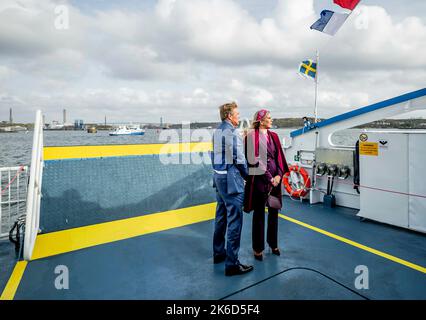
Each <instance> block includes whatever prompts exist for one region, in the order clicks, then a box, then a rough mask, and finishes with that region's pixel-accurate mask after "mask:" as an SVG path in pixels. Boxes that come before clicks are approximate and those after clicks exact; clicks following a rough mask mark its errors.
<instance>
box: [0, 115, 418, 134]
mask: <svg viewBox="0 0 426 320" xmlns="http://www.w3.org/2000/svg"><path fill="white" fill-rule="evenodd" d="M309 120H310V121H311V123H312V122H313V118H309ZM319 120H320V121H323V120H325V119H319ZM218 124H219V122H192V123H191V124H190V128H191V129H207V128H212V129H214V128H216V127H217V126H218ZM273 125H274V128H276V129H289V128H301V127H303V120H302V118H279V119H273ZM10 126H22V127H25V128H26V129H27V130H32V129H33V127H34V124H32V123H13V124H10V123H8V122H5V121H3V122H2V123H0V132H1V131H2V130H1V129H2V128H6V127H10ZM85 126H86V127H89V126H90V127H96V128H97V129H98V130H111V129H112V128H114V126H113V125H106V126H105V124H104V123H102V124H101V123H99V124H96V123H90V124H85ZM145 128H146V129H181V128H182V124H167V125H166V126H164V125H163V126H162V127H160V125H153V124H149V125H145ZM364 128H369V129H425V130H426V119H421V118H420V119H384V120H379V121H373V122H370V123H366V124H364V125H360V126H357V127H354V129H364ZM67 130H70V131H74V128H73V127H69V128H68V127H67V128H65V129H62V130H59V131H67ZM76 130H82V129H76ZM51 131H58V130H51Z"/></svg>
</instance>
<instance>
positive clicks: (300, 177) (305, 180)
mask: <svg viewBox="0 0 426 320" xmlns="http://www.w3.org/2000/svg"><path fill="white" fill-rule="evenodd" d="M289 170H290V171H289V172H286V173H285V174H284V176H283V183H284V187H285V190H286V191H287V192H288V194H289V195H290V196H291V197H296V198H301V197H304V196H305V195H306V194H307V193H308V190H309V188H310V187H311V178H310V177H309V174H308V172H307V171H306V170H305V169H304V168H302V167H299V166H298V165H296V164H295V165H291V166H290V167H289ZM290 176H291V181H290V179H289V178H290Z"/></svg>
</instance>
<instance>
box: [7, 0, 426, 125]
mask: <svg viewBox="0 0 426 320" xmlns="http://www.w3.org/2000/svg"><path fill="white" fill-rule="evenodd" d="M63 6H65V7H63ZM64 8H65V9H66V10H67V11H66V12H68V17H69V24H68V28H67V24H66V20H64V19H65V15H64V12H65V11H64V10H65V9H64ZM322 9H332V10H335V11H339V12H344V9H342V8H340V7H338V6H336V5H333V4H332V0H315V1H314V0H158V1H157V0H139V1H136V0H122V1H110V0H69V1H54V0H19V1H11V0H1V4H0V120H7V119H8V117H9V108H10V107H12V108H13V112H14V120H15V121H16V122H31V121H33V118H34V114H35V110H37V109H42V110H43V112H44V114H45V115H46V121H47V122H50V121H52V120H61V119H62V109H64V108H65V109H67V113H68V120H70V121H73V120H74V119H84V120H85V121H86V122H92V121H96V122H103V119H104V116H107V119H108V121H110V122H122V121H133V122H142V123H145V122H158V121H159V119H160V117H161V116H162V117H163V118H164V120H165V121H166V122H176V123H178V122H181V121H217V120H218V111H217V107H218V106H219V105H220V104H222V103H224V102H229V101H232V100H234V101H236V102H237V103H238V104H239V105H240V113H241V115H242V116H243V117H251V115H252V114H253V113H254V112H255V111H256V110H257V109H258V108H261V107H266V108H268V109H270V110H271V112H272V116H273V117H299V116H303V115H308V116H312V115H313V109H314V108H313V104H314V83H313V81H311V80H308V79H304V78H302V77H300V76H299V75H298V74H297V68H298V65H299V63H300V61H302V60H304V59H308V58H314V57H315V51H316V49H318V50H319V52H320V71H319V75H320V84H319V116H320V117H325V118H327V117H330V116H333V115H336V114H339V113H342V112H346V111H349V110H352V109H355V108H359V107H362V106H365V105H368V104H371V103H374V102H377V101H381V100H384V99H387V98H391V97H394V96H397V95H400V94H403V93H406V92H410V91H414V90H418V89H421V88H424V87H426V1H425V0H412V1H409V2H407V1H402V0H387V1H379V0H362V1H361V4H360V5H359V6H358V8H357V9H356V11H354V12H353V13H352V15H351V16H350V17H349V19H348V21H347V22H346V23H345V25H344V26H343V27H342V28H341V29H340V30H339V32H338V33H337V34H336V35H335V36H334V37H330V36H328V35H325V34H322V33H320V32H318V31H315V30H310V29H309V26H310V25H311V24H312V23H313V22H314V21H315V20H317V18H318V17H319V13H320V12H321V10H322ZM419 115H424V116H426V114H419V113H416V114H414V116H419Z"/></svg>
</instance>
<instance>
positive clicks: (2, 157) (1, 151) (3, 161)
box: [0, 128, 360, 168]
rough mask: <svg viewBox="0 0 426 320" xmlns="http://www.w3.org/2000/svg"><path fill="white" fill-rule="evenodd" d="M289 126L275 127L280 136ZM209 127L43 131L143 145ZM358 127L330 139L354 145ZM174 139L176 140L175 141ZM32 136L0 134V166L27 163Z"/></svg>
mask: <svg viewBox="0 0 426 320" xmlns="http://www.w3.org/2000/svg"><path fill="white" fill-rule="evenodd" d="M293 130H295V129H294V128H292V129H275V130H273V131H275V132H277V133H278V135H279V136H280V137H281V138H282V137H284V136H285V135H287V134H288V133H289V132H291V131H293ZM212 132H213V130H212V129H197V130H190V133H188V134H187V133H186V132H183V133H182V130H181V129H177V130H175V129H169V130H157V129H146V131H145V134H144V135H143V136H118V137H112V136H109V134H108V131H98V132H97V133H87V132H86V131H44V145H45V146H72V145H109V144H147V143H166V142H168V141H172V142H188V141H197V142H199V141H204V142H207V141H210V139H211V135H212ZM359 132H360V130H355V129H349V130H343V131H341V132H337V133H335V134H334V135H333V142H334V143H336V144H339V145H340V144H341V145H354V144H355V142H356V140H357V139H358V136H359ZM176 139H178V141H175V140H176ZM32 141H33V135H32V131H29V132H27V133H26V132H14V133H0V168H2V167H14V166H20V165H30V162H31V149H32Z"/></svg>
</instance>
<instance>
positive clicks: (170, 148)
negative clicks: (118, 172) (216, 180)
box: [43, 142, 212, 160]
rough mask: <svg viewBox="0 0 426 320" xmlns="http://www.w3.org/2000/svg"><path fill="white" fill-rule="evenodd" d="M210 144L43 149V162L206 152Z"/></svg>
mask: <svg viewBox="0 0 426 320" xmlns="http://www.w3.org/2000/svg"><path fill="white" fill-rule="evenodd" d="M210 150H212V143H211V142H192V143H189V142H188V143H157V144H132V145H103V146H63V147H44V149H43V156H44V160H62V159H86V158H100V157H120V156H140V155H147V154H168V153H170V154H172V153H182V152H207V151H210Z"/></svg>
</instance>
